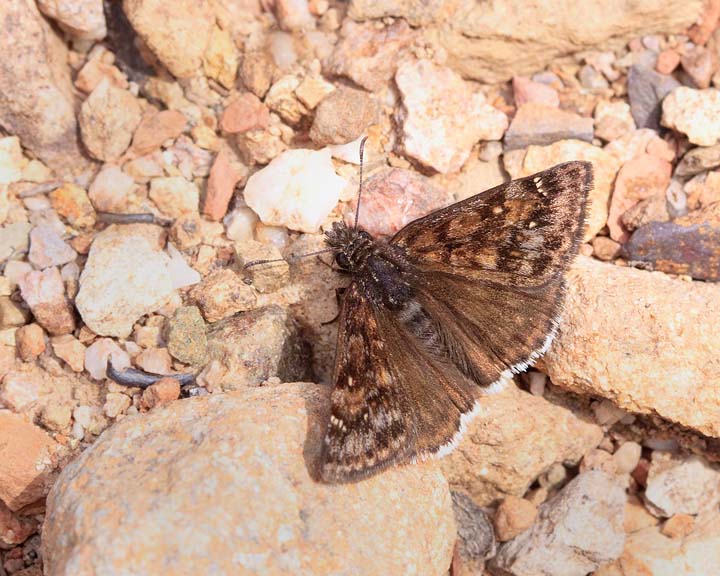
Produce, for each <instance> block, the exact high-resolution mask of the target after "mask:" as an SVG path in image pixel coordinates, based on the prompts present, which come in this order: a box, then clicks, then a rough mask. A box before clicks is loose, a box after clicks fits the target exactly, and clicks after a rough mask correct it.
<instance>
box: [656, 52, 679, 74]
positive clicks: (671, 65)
mask: <svg viewBox="0 0 720 576" xmlns="http://www.w3.org/2000/svg"><path fill="white" fill-rule="evenodd" d="M679 64H680V54H678V53H677V52H675V50H663V51H662V52H660V54H659V55H658V58H657V63H656V64H655V70H657V71H658V72H660V74H670V73H672V71H673V70H675V68H677V67H678V65H679Z"/></svg>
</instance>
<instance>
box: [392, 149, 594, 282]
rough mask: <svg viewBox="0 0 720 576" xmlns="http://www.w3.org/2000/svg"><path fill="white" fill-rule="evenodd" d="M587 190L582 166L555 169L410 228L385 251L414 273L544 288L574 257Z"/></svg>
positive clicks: (586, 169)
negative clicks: (401, 252)
mask: <svg viewBox="0 0 720 576" xmlns="http://www.w3.org/2000/svg"><path fill="white" fill-rule="evenodd" d="M592 183H593V172H592V164H590V163H589V162H566V163H565V164H559V165H557V166H555V167H553V168H550V169H549V170H545V171H544V172H540V173H538V174H534V175H532V176H528V177H527V178H521V179H519V180H514V181H512V182H508V183H507V184H502V185H500V186H497V187H495V188H491V189H490V190H487V191H485V192H482V193H480V194H478V195H476V196H472V197H470V198H468V199H466V200H464V201H462V202H458V203H456V204H453V205H452V206H449V207H447V208H444V209H442V210H438V211H437V212H433V213H432V214H429V215H427V216H425V217H424V218H420V219H418V220H414V221H413V222H411V223H410V224H408V225H407V226H405V228H403V229H402V230H400V231H399V232H398V233H397V234H395V236H394V237H393V238H392V240H390V243H391V244H395V245H397V246H401V247H402V248H404V249H405V251H406V253H407V255H408V257H409V258H410V259H411V260H412V262H413V263H414V264H416V265H417V266H418V267H419V268H420V269H421V270H422V271H426V272H443V273H447V274H452V275H456V276H460V277H463V278H468V279H472V280H479V281H486V282H494V283H497V284H500V285H502V286H505V287H507V288H508V289H510V288H514V287H523V288H525V287H527V288H530V287H538V286H544V285H545V284H546V283H547V282H549V281H552V280H553V279H554V278H555V277H556V276H557V274H558V273H562V272H564V271H565V269H566V268H567V266H568V264H569V263H570V261H571V260H572V259H573V257H574V256H575V254H577V250H578V248H579V246H580V242H581V240H582V235H583V232H584V226H585V213H586V203H587V196H588V192H589V191H590V189H591V188H592Z"/></svg>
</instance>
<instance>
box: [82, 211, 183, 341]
mask: <svg viewBox="0 0 720 576" xmlns="http://www.w3.org/2000/svg"><path fill="white" fill-rule="evenodd" d="M161 233H162V230H161V229H160V228H159V227H157V226H153V225H148V224H131V225H123V226H110V227H109V228H107V229H106V230H104V231H103V232H101V233H100V234H98V235H97V236H96V237H95V240H94V241H93V244H92V247H91V248H90V254H89V255H88V259H87V262H86V264H85V268H84V269H83V272H82V275H81V276H80V291H79V292H78V294H77V296H76V298H75V305H76V306H77V309H78V311H79V312H80V315H81V316H82V318H83V320H84V321H85V324H87V325H88V327H89V328H90V329H91V330H92V331H93V332H95V333H96V334H100V335H102V336H116V337H120V338H126V337H127V336H129V335H130V333H131V332H132V327H133V324H134V323H135V322H136V321H137V320H138V319H139V318H140V317H141V316H143V315H145V314H148V313H150V312H154V311H155V310H157V309H158V308H161V307H162V306H163V305H164V304H165V303H167V301H168V299H169V298H170V297H171V295H172V294H173V285H172V277H171V275H170V262H171V260H170V258H169V257H168V256H167V254H165V253H164V252H162V251H161V250H160V246H159V242H160V234H161Z"/></svg>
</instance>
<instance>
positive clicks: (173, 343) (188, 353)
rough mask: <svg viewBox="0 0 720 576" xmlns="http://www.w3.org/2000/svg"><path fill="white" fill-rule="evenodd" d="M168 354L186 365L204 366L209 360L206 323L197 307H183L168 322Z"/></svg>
mask: <svg viewBox="0 0 720 576" xmlns="http://www.w3.org/2000/svg"><path fill="white" fill-rule="evenodd" d="M166 340H167V348H168V352H170V355H171V356H172V357H173V358H177V359H178V360H180V362H184V363H186V364H202V363H204V361H205V360H206V359H207V346H208V343H207V334H206V327H205V321H204V320H203V318H202V316H201V315H200V310H199V309H198V308H197V307H196V306H181V307H180V308H178V309H177V310H175V313H174V314H173V316H172V318H170V319H169V320H168V324H167V329H166Z"/></svg>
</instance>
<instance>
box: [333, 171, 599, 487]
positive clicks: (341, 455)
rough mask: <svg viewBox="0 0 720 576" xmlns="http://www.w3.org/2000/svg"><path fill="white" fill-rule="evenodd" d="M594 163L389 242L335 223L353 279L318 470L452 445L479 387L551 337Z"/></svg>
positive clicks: (359, 468) (545, 175)
mask: <svg viewBox="0 0 720 576" xmlns="http://www.w3.org/2000/svg"><path fill="white" fill-rule="evenodd" d="M592 182H593V172H592V165H591V164H590V163H588V162H567V163H565V164H560V165H558V166H555V167H553V168H550V169H549V170H545V171H544V172H540V173H538V174H535V175H533V176H529V177H527V178H522V179H519V180H515V181H512V182H509V183H507V184H502V185H501V186H497V187H495V188H492V189H490V190H487V191H485V192H482V193H480V194H478V195H476V196H473V197H471V198H468V199H466V200H463V201H462V202H458V203H456V204H453V205H451V206H449V207H447V208H443V209H441V210H438V211H436V212H433V213H431V214H429V215H428V216H425V217H424V218H420V219H418V220H415V221H414V222H411V223H410V224H408V225H407V226H405V227H404V228H403V229H402V230H400V231H399V232H397V233H396V234H395V235H394V236H393V237H392V238H390V240H388V241H382V240H376V239H374V238H372V237H371V236H370V234H368V233H367V232H364V231H363V230H360V229H358V228H357V220H356V225H355V227H354V228H351V227H349V226H347V225H346V224H345V223H344V222H336V223H334V224H333V226H332V229H330V230H328V231H327V232H326V238H325V241H326V243H327V245H328V246H329V248H330V249H332V251H333V252H334V255H335V261H336V263H337V265H338V266H339V267H340V268H341V269H342V270H344V271H346V272H348V273H350V274H351V275H352V281H351V283H350V285H349V287H348V288H347V289H346V291H345V294H344V297H343V303H342V308H341V313H340V325H339V334H338V340H337V349H336V357H335V372H334V388H333V391H332V395H331V415H330V422H329V424H328V427H327V432H326V434H325V437H324V439H323V446H322V449H321V461H320V478H321V479H322V480H323V481H325V482H329V483H340V482H352V481H356V480H360V479H362V478H366V477H368V476H371V475H373V474H376V473H378V472H380V471H381V470H383V469H385V468H387V467H388V466H390V465H393V464H401V463H405V462H410V461H413V460H415V459H422V458H425V457H430V456H441V455H444V454H446V453H448V452H449V451H451V450H452V448H453V447H454V446H455V445H456V444H457V441H458V440H459V438H460V436H461V434H462V432H463V429H464V427H465V424H466V422H467V421H468V419H469V418H470V417H471V416H472V414H473V413H474V412H475V410H476V408H477V407H478V399H479V398H480V397H481V396H482V394H483V393H491V392H493V391H495V390H496V389H498V388H499V387H500V386H501V384H502V382H503V381H505V379H506V378H507V377H509V376H511V375H512V374H514V373H517V372H521V371H523V370H525V369H526V368H527V367H528V366H530V365H531V364H532V363H533V361H534V360H535V359H536V358H538V357H539V356H540V355H542V354H543V353H544V352H545V351H546V350H547V348H548V347H549V345H550V342H551V341H552V338H553V336H554V335H555V331H556V329H557V325H558V317H559V314H560V310H561V307H562V301H563V296H564V290H565V274H566V272H567V269H568V267H569V265H570V263H571V262H572V260H573V258H574V256H575V255H576V254H577V251H578V247H579V245H580V242H581V239H582V235H583V229H584V223H585V212H586V203H587V196H588V192H589V191H590V189H591V187H592Z"/></svg>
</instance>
